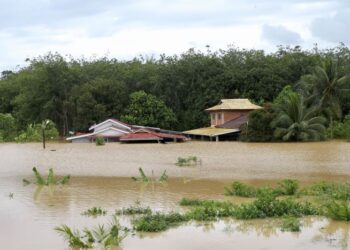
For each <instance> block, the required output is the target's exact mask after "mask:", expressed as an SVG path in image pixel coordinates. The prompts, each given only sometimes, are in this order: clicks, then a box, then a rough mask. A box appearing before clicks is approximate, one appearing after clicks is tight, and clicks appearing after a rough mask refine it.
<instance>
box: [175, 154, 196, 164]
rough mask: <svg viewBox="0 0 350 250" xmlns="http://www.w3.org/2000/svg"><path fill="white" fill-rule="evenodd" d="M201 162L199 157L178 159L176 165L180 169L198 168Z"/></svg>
mask: <svg viewBox="0 0 350 250" xmlns="http://www.w3.org/2000/svg"><path fill="white" fill-rule="evenodd" d="M200 162H201V160H199V159H198V158H197V156H188V157H184V158H183V157H178V158H177V162H176V163H175V165H176V166H179V167H190V166H197V165H198V164H199V163H200Z"/></svg>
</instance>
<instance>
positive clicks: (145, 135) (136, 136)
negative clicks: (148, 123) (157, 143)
mask: <svg viewBox="0 0 350 250" xmlns="http://www.w3.org/2000/svg"><path fill="white" fill-rule="evenodd" d="M163 139H177V140H186V139H187V138H186V137H185V136H183V135H175V134H166V133H157V132H154V131H152V130H149V129H139V130H136V131H134V132H131V133H129V134H126V135H122V136H121V137H120V140H121V141H127V140H140V141H141V140H163Z"/></svg>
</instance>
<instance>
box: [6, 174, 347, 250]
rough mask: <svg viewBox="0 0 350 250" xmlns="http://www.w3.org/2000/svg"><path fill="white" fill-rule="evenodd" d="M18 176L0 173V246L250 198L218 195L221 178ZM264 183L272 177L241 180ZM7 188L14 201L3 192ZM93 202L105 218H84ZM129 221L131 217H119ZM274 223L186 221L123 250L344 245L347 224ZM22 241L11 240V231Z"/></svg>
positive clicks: (46, 241) (51, 240)
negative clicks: (284, 228) (126, 210)
mask: <svg viewBox="0 0 350 250" xmlns="http://www.w3.org/2000/svg"><path fill="white" fill-rule="evenodd" d="M21 179H22V177H7V178H0V225H1V226H0V235H2V237H3V236H4V235H6V237H5V238H4V239H1V243H0V244H2V246H1V247H0V249H10V250H11V249H35V250H37V249H53V250H55V249H57V250H58V249H67V246H66V243H65V242H64V241H63V239H62V238H61V237H60V236H59V235H58V234H57V233H56V232H54V231H53V228H54V227H55V226H58V225H61V224H67V225H69V226H71V227H73V228H80V229H83V228H84V227H93V226H96V225H97V224H99V223H105V222H107V221H108V220H109V215H111V214H112V213H113V212H114V210H115V209H118V208H122V207H126V206H130V205H133V204H134V203H135V201H137V200H139V201H140V202H141V204H142V205H144V206H150V207H151V208H152V209H155V210H162V211H170V210H175V211H183V209H184V208H181V207H180V206H179V205H178V202H179V200H180V199H181V198H183V197H188V198H203V199H220V200H224V199H227V200H230V201H233V202H237V203H239V202H246V201H249V199H243V198H237V197H234V198H232V197H225V196H224V195H223V190H224V186H226V185H228V184H229V183H230V182H229V181H224V180H191V181H187V182H184V181H183V179H182V178H172V179H170V180H169V182H168V183H167V184H160V183H153V184H148V185H145V184H144V183H139V182H134V181H132V180H131V179H130V178H103V177H95V178H93V177H73V178H72V180H71V183H70V184H69V185H66V186H55V187H41V188H38V187H37V186H35V185H29V186H26V187H24V186H22V183H21ZM248 182H250V183H252V184H255V185H262V184H263V185H266V184H271V183H272V182H273V183H274V182H275V181H261V180H259V181H253V180H251V181H248ZM10 192H12V193H14V197H13V199H10V198H9V197H8V194H9V193H10ZM93 206H99V207H102V208H104V209H107V211H108V216H102V217H98V218H89V217H84V216H81V212H82V211H84V210H86V209H88V208H90V207H93ZM121 223H122V224H123V225H129V223H130V218H129V217H123V218H121ZM279 223H280V222H279V220H278V219H272V220H251V221H237V220H232V219H226V220H220V221H217V222H205V223H202V222H189V223H185V224H183V225H181V226H179V227H176V228H172V229H170V230H168V231H166V232H163V233H137V234H136V235H134V236H132V235H130V236H128V237H127V238H126V239H125V240H124V241H123V244H122V249H123V250H132V249H170V250H172V249H201V250H202V249H208V250H209V249H330V248H332V249H334V248H341V249H347V247H348V244H349V238H348V236H349V223H344V222H333V221H332V222H331V221H328V220H326V219H322V218H316V217H307V218H303V219H302V225H303V227H302V231H301V232H300V233H288V232H281V231H280V230H279ZM19 235H20V236H21V240H20V241H18V236H19Z"/></svg>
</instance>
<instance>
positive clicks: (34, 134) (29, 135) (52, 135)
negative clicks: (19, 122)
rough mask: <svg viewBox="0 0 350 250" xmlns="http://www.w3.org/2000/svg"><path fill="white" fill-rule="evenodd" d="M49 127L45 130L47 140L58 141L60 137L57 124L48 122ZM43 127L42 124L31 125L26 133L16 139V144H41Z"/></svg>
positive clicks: (23, 132)
mask: <svg viewBox="0 0 350 250" xmlns="http://www.w3.org/2000/svg"><path fill="white" fill-rule="evenodd" d="M47 121H48V123H47V127H46V128H45V137H46V138H47V139H52V140H53V139H56V138H57V137H58V130H57V128H56V126H55V124H54V123H53V122H52V121H50V120H47ZM42 139H43V137H42V126H41V124H35V123H34V124H29V125H28V126H27V128H26V130H25V131H22V132H21V133H20V134H19V135H18V136H17V137H16V138H15V141H16V142H40V141H42Z"/></svg>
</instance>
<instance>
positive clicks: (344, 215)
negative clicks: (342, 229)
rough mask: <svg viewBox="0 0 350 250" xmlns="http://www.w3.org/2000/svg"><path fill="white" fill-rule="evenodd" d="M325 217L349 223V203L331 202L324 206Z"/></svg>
mask: <svg viewBox="0 0 350 250" xmlns="http://www.w3.org/2000/svg"><path fill="white" fill-rule="evenodd" d="M325 215H326V216H327V217H330V218H332V219H334V220H342V221H350V203H349V202H348V201H331V202H328V203H327V204H326V205H325Z"/></svg>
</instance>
